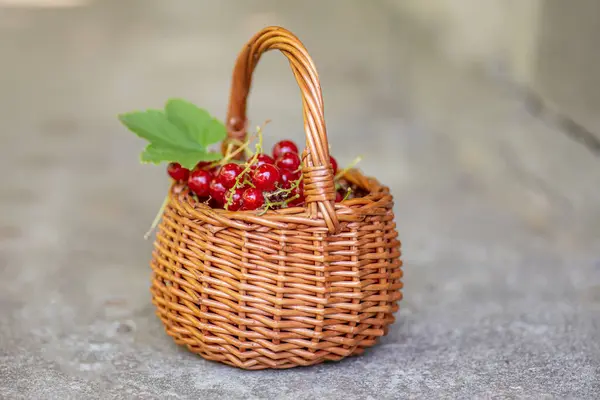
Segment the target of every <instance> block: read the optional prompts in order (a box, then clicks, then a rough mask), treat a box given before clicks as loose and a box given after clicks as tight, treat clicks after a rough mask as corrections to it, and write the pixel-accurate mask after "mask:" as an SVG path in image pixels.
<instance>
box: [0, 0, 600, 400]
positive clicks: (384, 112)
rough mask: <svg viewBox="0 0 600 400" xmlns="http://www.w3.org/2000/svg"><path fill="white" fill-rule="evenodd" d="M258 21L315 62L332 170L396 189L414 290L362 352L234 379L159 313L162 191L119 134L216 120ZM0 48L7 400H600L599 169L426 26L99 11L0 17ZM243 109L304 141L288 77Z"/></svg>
mask: <svg viewBox="0 0 600 400" xmlns="http://www.w3.org/2000/svg"><path fill="white" fill-rule="evenodd" d="M13 3H14V2H13ZM46 3H47V2H46ZM300 3H301V4H300ZM225 4H226V5H225ZM369 4H371V5H369ZM268 24H280V25H283V26H286V27H288V28H290V29H291V30H292V31H294V32H295V33H296V34H297V35H299V36H300V37H301V38H302V40H303V41H304V42H305V44H306V45H307V47H308V48H309V50H310V51H311V54H312V55H313V57H314V59H315V62H316V65H317V67H318V69H319V72H320V75H321V79H322V82H323V89H324V99H325V104H326V113H327V119H328V127H329V135H330V140H331V143H332V148H333V151H334V153H335V154H336V155H338V158H339V160H340V161H341V163H347V162H349V161H350V160H352V159H353V158H354V157H355V156H356V155H357V154H362V155H363V156H364V157H365V159H364V161H363V162H362V169H363V170H364V171H365V172H366V173H368V174H372V175H377V176H378V177H379V179H380V180H382V181H383V182H385V183H387V184H389V185H390V186H391V189H392V192H393V194H394V195H395V197H396V202H397V205H396V211H397V218H398V223H399V227H400V232H401V238H402V240H403V250H404V257H403V258H404V261H405V265H406V267H405V272H406V275H405V279H404V282H405V288H406V290H405V300H404V301H403V302H402V303H401V311H400V312H399V314H398V322H397V323H396V324H395V325H394V326H393V328H392V330H391V332H390V334H389V336H387V337H386V338H385V339H384V340H382V342H381V344H380V345H379V346H377V347H375V348H374V349H372V350H371V351H369V352H368V353H367V354H366V355H364V356H362V357H360V358H354V359H350V360H347V361H343V362H340V363H337V364H328V365H321V366H317V367H313V368H304V369H295V370H289V371H283V372H268V371H267V372H244V371H239V370H235V369H232V368H229V367H225V366H221V365H216V364H214V363H210V362H207V361H204V360H202V359H200V358H198V357H196V356H194V355H191V354H189V353H188V352H186V351H185V350H184V349H181V348H178V347H176V346H175V345H174V344H173V343H172V341H171V339H169V338H168V337H167V336H166V335H165V334H164V333H163V328H162V326H161V325H160V323H159V321H158V319H157V318H156V317H155V316H154V314H153V312H154V310H153V307H152V305H151V303H150V297H149V291H148V287H149V278H150V269H149V266H148V260H149V257H150V250H151V243H150V242H147V241H144V240H143V239H142V236H143V234H144V233H145V231H146V229H147V228H148V226H149V224H150V223H151V221H152V218H153V216H154V213H155V211H156V210H157V208H158V207H159V205H160V203H161V201H162V198H163V196H164V191H165V188H166V185H167V180H166V178H165V173H164V169H162V168H158V167H156V168H154V167H150V166H142V165H139V164H138V161H137V160H138V154H139V152H140V150H141V149H142V142H141V141H139V140H138V139H137V138H135V137H134V136H133V135H132V134H130V133H129V132H127V131H125V130H124V129H123V128H122V127H121V126H120V125H119V124H118V122H117V120H116V118H115V115H116V114H117V113H118V112H122V111H128V110H132V109H137V108H143V107H155V106H160V105H162V103H163V102H164V101H165V100H166V99H167V98H168V97H172V96H182V97H186V98H189V99H191V100H193V101H195V102H196V103H198V104H200V105H202V106H204V107H206V108H208V109H210V110H212V111H213V112H214V113H216V114H217V115H220V116H223V115H224V112H225V108H226V101H227V96H228V93H227V92H228V89H229V75H230V71H231V67H232V65H233V60H234V57H235V55H236V53H237V51H238V50H239V48H240V47H241V45H242V44H243V43H244V42H245V41H246V40H247V39H248V37H249V36H250V35H251V34H252V33H254V32H255V31H256V30H257V29H259V28H260V27H262V26H265V25H268ZM0 50H1V51H0V54H1V55H0V57H1V62H0V85H1V86H0V120H1V121H2V129H1V131H0V167H1V168H2V171H3V173H2V174H0V176H1V178H0V179H2V185H1V186H0V272H1V274H0V398H3V399H4V398H6V399H113V398H114V399H132V398H136V399H137V398H139V399H187V398H190V399H199V398H210V399H288V398H289V399H314V398H321V399H342V398H344V399H402V398H427V399H430V398H449V399H456V398H533V399H539V398H576V399H596V398H599V397H600V206H599V204H600V159H599V158H598V157H597V155H596V154H595V153H594V152H593V151H591V150H590V149H588V148H586V147H585V146H584V145H582V144H581V143H578V142H576V141H574V140H572V138H571V137H569V136H568V135H567V134H566V132H563V131H561V130H560V129H559V127H557V126H555V125H554V124H553V123H552V122H551V121H547V120H544V119H540V118H538V117H536V116H534V115H532V114H531V113H530V112H529V109H528V105H527V102H525V101H524V100H523V99H521V98H520V96H519V95H518V93H516V92H515V91H513V90H512V89H511V88H510V87H508V86H507V85H505V84H502V83H500V82H496V81H495V80H494V79H493V77H491V76H484V75H482V74H478V73H474V72H470V71H468V70H466V69H465V70H462V69H454V68H453V67H452V66H451V65H450V64H449V63H447V62H446V61H445V59H444V58H443V57H442V56H441V55H440V54H439V53H438V52H437V51H436V50H435V46H433V45H432V38H431V37H430V35H429V33H428V32H427V31H426V30H423V29H421V27H420V25H419V24H418V23H417V22H415V21H413V20H411V19H409V18H405V17H404V16H403V15H401V14H397V13H395V12H394V10H393V9H391V8H386V7H385V6H383V5H379V3H368V2H360V1H343V2H342V1H328V2H322V1H317V0H310V1H304V2H296V3H289V2H288V3H285V4H284V3H283V2H276V1H249V2H243V3H242V2H235V3H234V2H233V1H232V2H227V3H224V2H208V1H202V2H201V1H192V0H189V1H183V0H182V1H170V2H164V1H159V0H152V1H150V0H136V1H133V0H127V1H125V0H118V1H117V0H112V1H108V0H106V1H98V2H92V3H91V4H89V5H87V6H82V7H75V8H69V7H61V8H57V9H50V8H39V9H32V8H18V7H11V8H0ZM255 89H256V90H255V91H254V93H253V95H252V96H251V106H250V113H251V115H252V116H253V118H254V120H253V122H254V123H255V124H259V123H261V122H262V121H263V120H264V119H266V118H271V119H273V120H274V121H273V123H272V124H271V125H270V126H269V128H268V130H267V133H266V134H267V135H271V137H272V138H274V137H282V136H287V137H292V138H294V139H296V140H301V138H302V132H301V127H302V122H301V115H300V114H301V113H300V100H299V97H298V95H297V88H296V87H295V84H294V82H293V80H292V74H291V73H290V71H289V68H288V67H287V65H286V63H285V61H284V60H283V57H281V56H279V57H278V56H276V55H271V56H268V57H266V58H265V59H264V60H263V61H262V62H261V65H260V67H259V68H258V71H257V76H256V84H255ZM270 143H271V144H272V143H273V140H271V141H270Z"/></svg>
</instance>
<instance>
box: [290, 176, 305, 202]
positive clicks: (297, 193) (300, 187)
mask: <svg viewBox="0 0 600 400" xmlns="http://www.w3.org/2000/svg"><path fill="white" fill-rule="evenodd" d="M296 196H298V197H296ZM292 197H296V198H295V199H294V200H292V201H290V202H289V203H288V206H290V207H294V206H301V205H303V204H304V183H303V182H300V184H299V185H298V186H297V187H295V188H294V189H292V191H291V192H290V198H292Z"/></svg>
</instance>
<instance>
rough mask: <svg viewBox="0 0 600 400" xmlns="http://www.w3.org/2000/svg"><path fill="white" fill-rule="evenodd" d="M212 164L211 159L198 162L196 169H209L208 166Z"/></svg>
mask: <svg viewBox="0 0 600 400" xmlns="http://www.w3.org/2000/svg"><path fill="white" fill-rule="evenodd" d="M210 164H212V162H210V161H200V162H199V163H198V164H196V168H194V169H205V170H208V166H209V165H210Z"/></svg>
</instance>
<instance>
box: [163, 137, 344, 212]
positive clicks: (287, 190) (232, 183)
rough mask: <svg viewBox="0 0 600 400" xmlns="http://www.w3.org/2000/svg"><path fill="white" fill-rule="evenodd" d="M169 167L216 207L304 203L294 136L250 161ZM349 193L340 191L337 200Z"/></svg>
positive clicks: (252, 207) (174, 175)
mask: <svg viewBox="0 0 600 400" xmlns="http://www.w3.org/2000/svg"><path fill="white" fill-rule="evenodd" d="M331 165H332V167H333V173H334V175H335V174H336V173H337V169H338V166H337V162H336V160H335V159H334V158H333V157H331ZM167 171H168V173H169V175H170V176H171V178H173V179H174V180H176V181H179V182H185V183H187V186H188V188H189V189H190V191H191V192H193V193H194V194H195V195H196V196H197V197H198V200H200V201H203V202H206V203H207V204H209V205H210V206H211V207H213V208H224V209H226V210H230V211H238V210H259V209H260V210H264V211H266V210H267V209H277V208H282V207H296V206H302V205H303V204H304V183H303V177H302V162H301V160H300V156H299V155H298V147H297V146H296V144H295V143H294V142H292V141H290V140H282V141H280V142H278V143H276V144H275V146H274V147H273V151H272V156H269V155H267V154H264V153H256V154H254V155H253V156H252V157H250V158H249V160H248V161H247V162H246V163H240V164H238V163H234V162H228V163H226V164H222V163H219V162H215V163H211V162H205V161H202V162H200V163H198V165H196V167H195V168H194V169H193V170H192V171H190V170H188V169H186V168H183V167H182V166H181V165H179V164H177V163H171V164H169V166H168V168H167ZM345 194H346V192H342V190H339V191H338V192H336V202H340V201H342V200H343V199H344V196H345Z"/></svg>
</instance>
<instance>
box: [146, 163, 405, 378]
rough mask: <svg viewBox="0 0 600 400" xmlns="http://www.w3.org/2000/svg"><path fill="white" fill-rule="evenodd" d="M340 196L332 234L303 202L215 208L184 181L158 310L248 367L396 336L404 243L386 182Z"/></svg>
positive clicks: (169, 224)
mask: <svg viewBox="0 0 600 400" xmlns="http://www.w3.org/2000/svg"><path fill="white" fill-rule="evenodd" d="M350 175H352V176H351V177H350V178H351V179H353V180H354V181H362V182H363V184H364V185H365V186H368V187H367V188H368V190H369V192H370V194H369V195H368V196H366V197H364V198H359V199H353V200H347V201H344V202H342V203H339V204H336V206H335V211H336V215H337V217H338V219H339V224H340V230H339V232H338V233H336V234H331V233H330V232H328V230H327V227H326V225H325V224H324V222H323V221H322V220H320V219H318V218H317V219H314V220H313V219H309V218H306V210H305V209H303V208H300V207H295V208H289V209H284V210H279V211H269V212H267V213H266V214H265V215H263V216H256V214H255V213H254V214H253V213H252V212H250V211H243V212H228V211H225V210H215V209H211V208H209V207H207V206H205V205H203V204H197V203H196V201H195V200H194V199H193V198H192V196H190V195H189V194H188V192H187V189H185V188H183V187H178V186H177V185H174V186H173V187H172V188H171V193H170V199H169V203H168V205H167V207H166V209H165V213H164V216H163V220H162V222H161V224H160V226H159V230H158V233H157V238H156V242H155V250H154V253H153V259H152V263H151V265H152V269H153V280H152V288H151V291H152V296H153V302H154V304H155V305H156V308H157V314H158V316H159V317H160V319H161V320H162V322H163V323H164V325H165V328H166V331H167V333H168V334H169V335H170V336H172V337H173V339H174V340H175V342H176V343H178V344H180V345H183V346H186V347H187V348H188V349H189V350H190V351H192V352H194V353H197V354H199V355H201V356H202V357H204V358H206V359H209V360H214V361H219V362H222V363H225V364H229V365H232V366H236V367H240V368H244V369H265V368H290V367H295V366H307V365H313V364H317V363H321V362H324V361H336V360H340V359H342V358H344V357H348V356H351V355H356V354H360V353H362V352H363V351H364V349H365V348H367V347H370V346H372V345H374V344H375V343H376V341H377V339H378V338H379V337H381V336H384V335H385V334H387V331H388V327H389V325H390V324H392V323H393V322H394V316H393V314H394V312H395V311H397V309H398V304H397V303H398V301H399V300H400V299H401V297H402V294H401V288H402V282H401V277H402V270H401V265H402V263H401V261H400V242H399V240H398V238H397V231H396V225H395V221H394V214H393V209H392V206H393V200H392V197H391V195H390V194H389V191H388V189H387V188H386V187H384V186H381V185H379V183H378V182H377V181H375V180H374V179H370V178H365V177H363V176H362V175H360V173H359V172H357V171H351V173H350Z"/></svg>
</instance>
